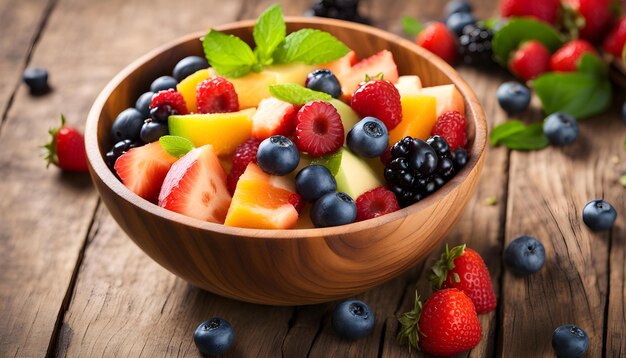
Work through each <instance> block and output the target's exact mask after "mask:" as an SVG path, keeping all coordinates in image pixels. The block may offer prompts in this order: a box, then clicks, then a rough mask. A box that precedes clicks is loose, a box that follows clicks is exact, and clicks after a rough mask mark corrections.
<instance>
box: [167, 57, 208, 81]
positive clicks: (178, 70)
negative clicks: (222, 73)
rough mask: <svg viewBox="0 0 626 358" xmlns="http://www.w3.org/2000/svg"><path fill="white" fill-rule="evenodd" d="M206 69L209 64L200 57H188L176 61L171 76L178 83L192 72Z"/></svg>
mask: <svg viewBox="0 0 626 358" xmlns="http://www.w3.org/2000/svg"><path fill="white" fill-rule="evenodd" d="M207 67H209V63H208V62H207V60H206V59H205V58H203V57H200V56H188V57H185V58H183V59H182V60H180V61H178V63H177V64H176V66H174V70H173V71H172V76H174V78H175V79H176V80H177V81H178V82H180V81H182V80H184V79H185V78H186V77H187V76H189V75H191V74H193V73H194V72H196V71H199V70H201V69H203V68H207Z"/></svg>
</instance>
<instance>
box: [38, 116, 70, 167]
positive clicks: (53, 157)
mask: <svg viewBox="0 0 626 358" xmlns="http://www.w3.org/2000/svg"><path fill="white" fill-rule="evenodd" d="M63 127H65V116H64V115H63V113H61V126H59V127H57V128H51V129H49V130H48V133H50V136H51V139H50V142H48V143H46V144H44V145H43V146H42V147H43V148H45V149H46V155H45V160H46V168H48V167H49V166H50V164H54V165H56V166H58V165H59V157H58V155H57V135H58V134H59V131H60V130H61V128H63Z"/></svg>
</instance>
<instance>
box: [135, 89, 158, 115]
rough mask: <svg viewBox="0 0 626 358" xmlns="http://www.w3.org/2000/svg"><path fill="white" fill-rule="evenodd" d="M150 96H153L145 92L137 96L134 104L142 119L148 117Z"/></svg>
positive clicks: (151, 93)
mask: <svg viewBox="0 0 626 358" xmlns="http://www.w3.org/2000/svg"><path fill="white" fill-rule="evenodd" d="M152 96H154V92H146V93H144V94H142V95H141V96H139V98H137V102H135V108H137V110H138V111H139V112H140V113H141V115H142V116H143V118H148V117H150V102H152Z"/></svg>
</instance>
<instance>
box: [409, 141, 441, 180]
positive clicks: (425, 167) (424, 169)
mask: <svg viewBox="0 0 626 358" xmlns="http://www.w3.org/2000/svg"><path fill="white" fill-rule="evenodd" d="M408 159H409V162H410V164H411V166H412V167H413V169H415V170H417V172H418V173H420V174H422V175H430V174H431V173H432V172H434V171H435V169H437V161H438V160H437V153H436V152H435V150H434V149H433V147H431V146H430V145H429V144H428V143H426V142H424V141H423V140H421V139H417V138H413V139H412V140H411V142H410V144H409V156H408Z"/></svg>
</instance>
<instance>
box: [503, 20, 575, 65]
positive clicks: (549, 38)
mask: <svg viewBox="0 0 626 358" xmlns="http://www.w3.org/2000/svg"><path fill="white" fill-rule="evenodd" d="M529 40H538V41H539V42H541V43H542V44H544V45H545V46H546V47H547V48H548V49H549V50H550V51H551V52H554V51H556V50H557V49H558V48H559V47H561V45H563V39H562V38H561V35H560V34H559V33H558V32H557V31H556V30H555V29H554V28H553V27H552V26H550V25H548V24H546V23H543V22H541V21H537V20H532V19H526V18H520V19H514V20H511V21H509V22H508V23H507V24H506V25H504V26H502V28H501V29H500V30H499V31H498V32H496V34H495V35H494V37H493V41H492V42H491V44H492V47H493V54H494V56H495V58H496V60H497V61H498V62H499V63H500V64H501V65H503V66H506V65H507V63H508V62H509V56H510V55H511V52H513V51H515V50H517V48H518V47H519V46H520V44H522V43H523V42H526V41H529Z"/></svg>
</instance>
